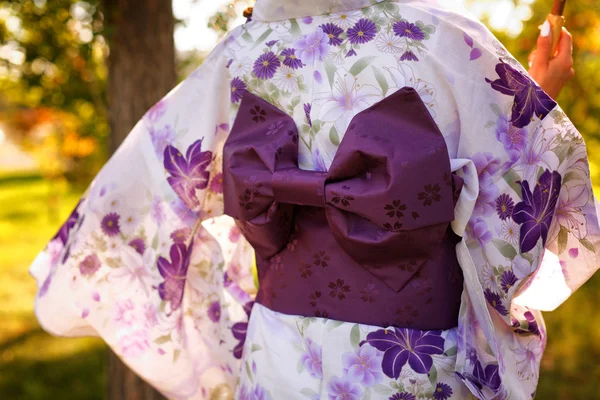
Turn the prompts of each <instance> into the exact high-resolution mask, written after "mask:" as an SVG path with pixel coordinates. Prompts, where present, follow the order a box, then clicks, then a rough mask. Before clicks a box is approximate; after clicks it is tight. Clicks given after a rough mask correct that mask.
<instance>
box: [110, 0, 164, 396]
mask: <svg viewBox="0 0 600 400" xmlns="http://www.w3.org/2000/svg"><path fill="white" fill-rule="evenodd" d="M103 5H104V7H105V8H104V9H105V15H106V25H105V26H106V32H107V38H108V41H109V48H110V56H109V77H108V78H109V79H108V104H109V120H110V127H111V136H110V151H111V153H112V152H114V151H115V150H116V149H117V148H118V147H119V145H120V144H121V142H123V140H124V139H125V138H126V137H127V134H128V133H129V132H130V131H131V129H132V128H133V127H134V125H135V124H136V123H137V122H138V121H139V120H140V118H141V117H142V116H143V115H144V113H145V112H146V111H147V110H148V109H149V108H150V107H152V106H153V105H154V104H155V103H156V102H157V101H158V100H160V99H161V98H162V97H163V96H164V95H165V94H167V93H168V92H169V90H171V89H172V88H173V87H174V86H175V84H176V74H175V44H174V40H173V32H174V24H175V21H174V18H173V11H172V4H171V0H105V1H104V4H103ZM108 357H109V360H108V387H107V398H108V399H109V400H159V399H164V397H163V396H161V395H160V393H158V392H157V391H156V390H154V389H153V388H152V387H151V386H150V385H148V384H146V383H145V382H144V381H143V380H141V379H140V378H139V377H137V376H136V375H135V374H134V373H133V372H131V370H129V369H128V368H127V367H126V366H125V365H124V364H123V363H122V362H121V360H120V359H119V358H118V357H117V356H115V354H114V353H112V352H110V354H109V356H108Z"/></svg>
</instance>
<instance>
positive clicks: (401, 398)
mask: <svg viewBox="0 0 600 400" xmlns="http://www.w3.org/2000/svg"><path fill="white" fill-rule="evenodd" d="M389 400H417V398H416V397H415V395H414V394H411V393H408V392H402V393H396V394H394V395H393V396H392V397H390V398H389Z"/></svg>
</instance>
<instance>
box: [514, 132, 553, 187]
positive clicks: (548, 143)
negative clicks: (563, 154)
mask: <svg viewBox="0 0 600 400" xmlns="http://www.w3.org/2000/svg"><path fill="white" fill-rule="evenodd" d="M555 137H556V132H554V131H552V130H548V131H546V130H545V129H544V128H543V127H541V126H540V127H538V128H537V129H535V130H534V131H533V133H532V134H531V136H530V137H529V139H528V141H527V146H526V147H525V151H524V153H523V156H522V158H521V168H523V167H524V171H523V180H527V181H530V182H536V181H537V173H538V170H539V169H540V167H541V168H544V169H549V170H550V171H556V170H557V169H558V165H559V164H560V160H559V159H558V156H557V155H556V153H555V152H554V151H552V149H553V148H554V145H555V140H554V138H555ZM518 166H519V165H518V164H517V165H515V169H517V168H518Z"/></svg>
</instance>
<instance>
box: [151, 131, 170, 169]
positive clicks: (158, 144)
mask: <svg viewBox="0 0 600 400" xmlns="http://www.w3.org/2000/svg"><path fill="white" fill-rule="evenodd" d="M149 131H150V140H151V141H152V146H153V147H154V153H155V154H156V157H157V158H158V159H159V160H160V162H163V157H164V154H165V148H166V147H167V146H168V145H169V143H172V142H173V141H174V140H175V129H173V127H172V126H171V125H165V126H164V127H163V128H162V129H155V128H154V127H150V128H149Z"/></svg>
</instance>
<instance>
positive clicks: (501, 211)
mask: <svg viewBox="0 0 600 400" xmlns="http://www.w3.org/2000/svg"><path fill="white" fill-rule="evenodd" d="M514 209H515V203H514V202H513V200H512V199H511V198H510V196H509V195H507V194H506V193H505V194H502V195H500V196H499V197H498V198H497V199H496V213H497V214H498V217H499V218H500V219H501V220H502V221H504V220H507V219H509V218H511V217H512V214H513V210H514Z"/></svg>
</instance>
